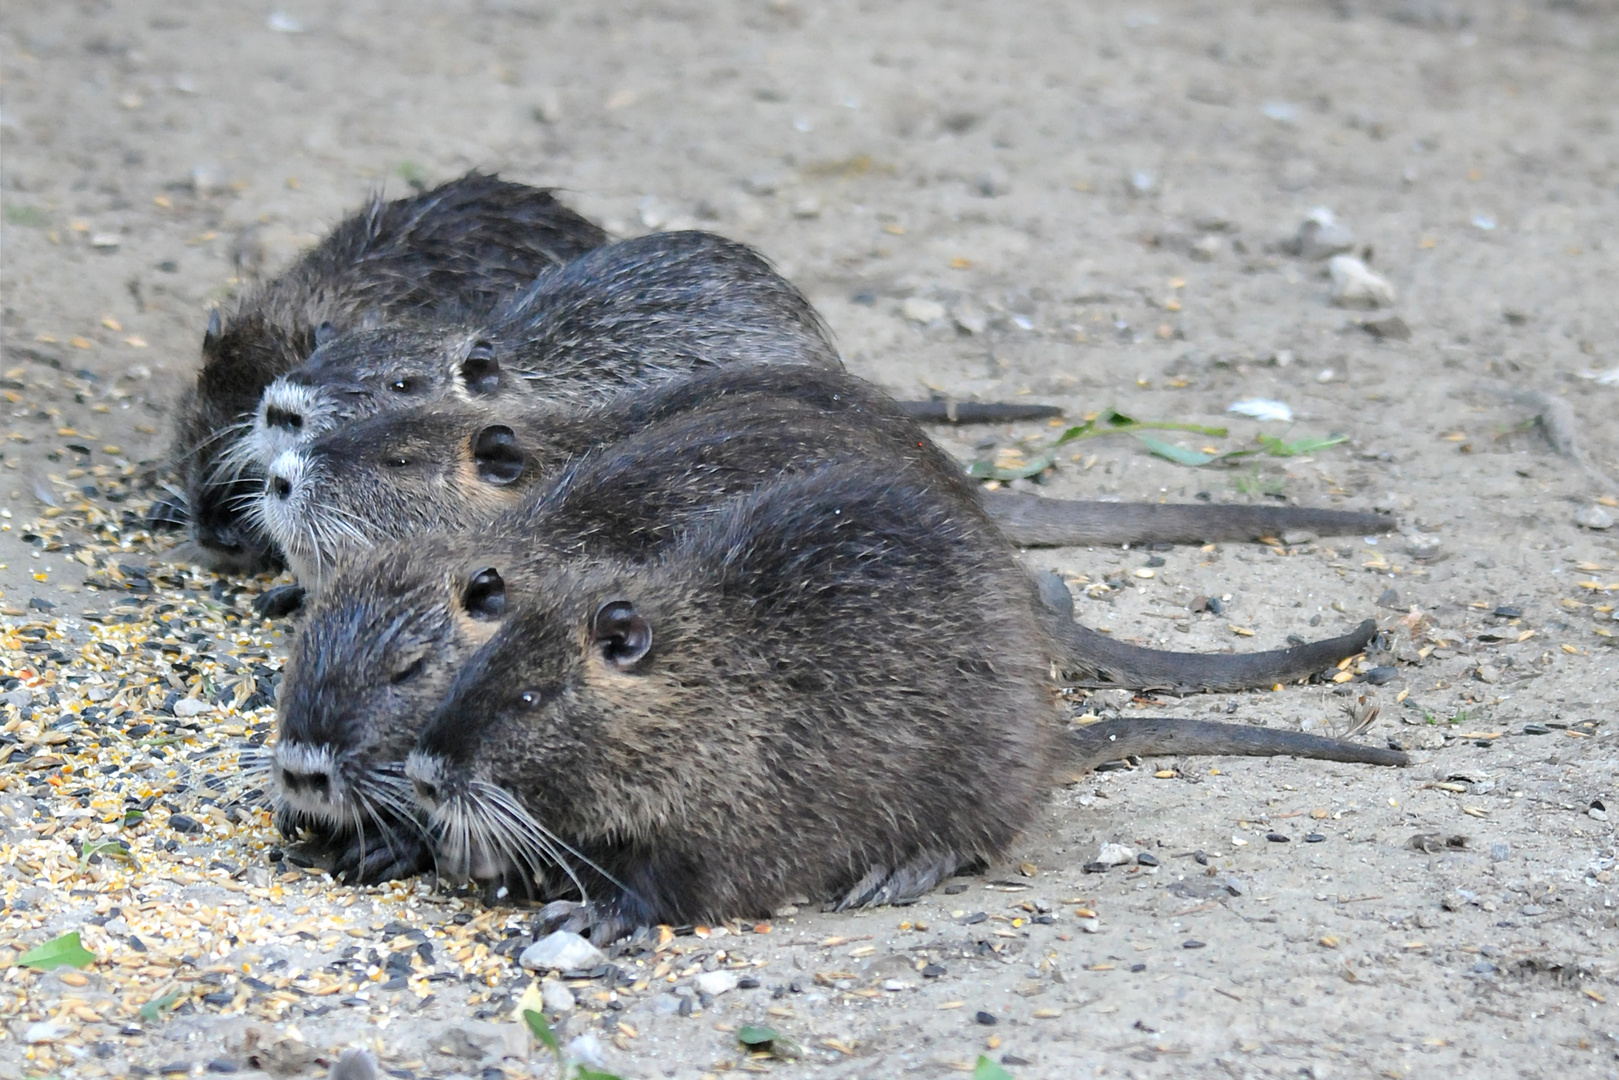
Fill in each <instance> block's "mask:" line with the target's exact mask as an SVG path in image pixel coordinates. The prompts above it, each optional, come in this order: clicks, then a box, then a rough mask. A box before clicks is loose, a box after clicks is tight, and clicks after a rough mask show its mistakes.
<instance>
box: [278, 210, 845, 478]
mask: <svg viewBox="0 0 1619 1080" xmlns="http://www.w3.org/2000/svg"><path fill="white" fill-rule="evenodd" d="M737 360H748V361H752V362H757V363H787V364H809V365H812V366H816V367H823V368H829V369H830V368H839V367H841V366H842V364H841V362H840V361H839V359H838V353H837V349H836V347H835V346H834V345H833V344H832V340H831V334H830V332H829V331H828V330H827V328H826V326H825V324H824V323H823V322H822V321H821V317H820V315H819V314H817V313H816V311H815V309H814V308H813V307H811V306H810V303H809V301H808V300H806V299H804V296H803V294H802V293H800V292H799V291H798V290H797V289H795V288H794V287H793V286H792V285H791V284H790V283H789V282H788V281H787V280H786V279H784V278H783V277H781V275H779V274H777V273H776V272H775V270H774V269H772V268H771V266H770V264H769V263H768V262H766V261H765V259H764V258H763V257H762V256H761V255H759V254H758V253H757V252H755V251H754V250H753V249H751V248H749V247H747V246H746V245H745V244H739V243H736V242H735V241H732V240H727V239H725V238H723V237H720V236H715V235H714V234H712V233H705V232H671V233H653V234H651V235H649V236H642V237H637V238H635V239H633V240H621V241H617V242H615V243H610V244H607V245H605V246H603V247H600V248H597V249H596V250H594V251H591V252H589V253H587V254H585V255H582V256H580V257H579V258H577V259H575V260H573V261H572V262H570V263H568V264H566V265H564V266H560V267H557V268H556V269H554V270H551V271H549V272H547V273H544V274H541V275H540V276H539V277H538V278H536V279H535V280H534V281H533V282H532V283H531V284H530V285H529V286H528V287H527V288H525V289H524V290H523V291H522V292H521V293H520V294H518V295H516V296H515V297H513V298H512V299H511V300H510V301H508V302H507V303H505V304H504V305H502V306H501V307H500V308H499V309H498V310H496V311H494V312H492V313H490V314H489V316H488V317H487V318H485V319H483V320H481V321H479V322H477V323H475V324H470V325H461V326H453V325H444V326H428V325H422V326H419V327H414V328H411V329H407V330H401V329H400V328H397V327H387V328H383V329H379V330H373V331H364V330H362V331H357V332H354V333H350V334H346V335H341V336H339V337H337V338H336V339H335V340H333V341H331V342H329V343H327V344H324V345H322V346H321V347H320V348H318V349H316V350H315V352H314V353H313V354H312V355H311V356H310V357H309V359H308V360H307V361H306V362H305V363H304V364H303V365H301V366H300V367H299V368H297V369H296V370H294V371H290V372H288V373H286V374H285V375H283V376H282V377H281V378H280V379H278V380H276V382H275V383H273V384H272V385H271V386H270V387H269V388H268V389H267V390H266V391H265V393H264V396H263V399H262V400H261V402H260V404H259V409H258V412H257V413H256V415H255V417H254V430H253V435H252V440H253V442H254V446H255V451H254V452H255V454H256V456H257V460H258V461H259V462H260V463H261V464H267V463H268V462H269V461H270V460H271V459H272V458H273V457H275V456H276V455H277V454H279V453H281V452H282V451H283V450H285V449H287V448H289V447H291V446H294V445H297V444H298V443H300V442H307V441H309V440H310V439H313V438H315V437H317V436H319V435H320V434H322V433H323V432H325V431H327V430H329V429H331V428H332V427H334V426H337V425H339V424H343V423H346V422H350V421H353V420H355V419H358V418H362V417H366V416H370V415H372V414H374V413H377V412H380V411H383V410H385V409H397V408H400V407H403V406H406V405H410V404H415V403H421V402H429V401H436V400H439V399H441V398H444V397H448V396H452V395H453V396H459V397H481V398H486V399H493V398H499V397H511V396H525V397H529V398H531V399H539V400H542V401H544V402H546V403H549V404H554V405H563V406H576V407H588V406H590V405H594V404H596V403H597V402H599V401H601V400H603V399H605V398H607V397H609V396H611V395H612V394H613V393H614V392H615V391H617V390H619V389H622V388H625V387H635V386H646V385H649V384H651V383H654V382H658V381H661V380H663V379H665V378H668V377H670V376H671V375H675V374H681V373H684V372H687V371H690V370H692V369H693V368H694V367H703V366H712V365H718V364H726V363H730V362H733V361H737Z"/></svg>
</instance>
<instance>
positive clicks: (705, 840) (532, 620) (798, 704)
mask: <svg viewBox="0 0 1619 1080" xmlns="http://www.w3.org/2000/svg"><path fill="white" fill-rule="evenodd" d="M973 511H974V507H973V506H972V504H971V503H970V502H969V501H966V500H962V499H959V498H956V499H951V498H948V497H944V498H941V497H940V493H939V492H938V491H937V490H936V489H935V488H933V487H931V486H929V485H927V484H925V483H916V482H914V481H913V480H912V478H911V477H910V476H908V475H906V474H905V473H904V472H902V471H896V470H893V469H891V468H884V467H882V466H881V465H880V464H874V463H873V462H870V461H867V460H852V461H846V462H840V463H834V464H830V465H827V466H824V467H822V468H820V469H818V470H815V471H812V472H805V473H799V474H796V475H792V476H788V477H784V478H781V479H780V480H777V481H775V482H772V483H768V484H766V485H764V486H762V487H760V488H759V489H757V490H756V491H755V492H753V493H752V494H749V495H745V496H742V497H740V498H737V499H734V500H732V501H730V502H729V503H727V504H726V505H724V506H723V507H721V508H717V509H716V512H714V513H712V514H709V515H707V516H705V517H702V518H698V519H694V520H693V521H692V523H691V524H690V526H689V528H688V529H687V530H686V531H685V533H684V534H683V535H682V536H681V537H680V538H679V539H678V540H676V541H674V542H673V543H670V544H667V545H664V546H663V547H662V548H661V549H660V550H659V551H658V552H657V553H656V554H655V555H653V556H652V557H651V558H649V559H646V560H642V561H630V560H623V559H616V558H612V557H610V556H608V557H601V556H596V555H585V556H567V555H557V554H554V553H551V552H541V553H536V554H531V555H530V556H529V558H528V559H527V560H526V563H525V564H524V565H523V566H522V567H521V570H520V572H521V574H522V575H523V576H524V578H525V579H526V581H527V584H526V585H525V587H524V588H522V589H520V590H514V591H513V594H512V595H511V596H509V597H505V598H503V600H502V611H501V618H500V623H501V625H500V626H499V628H498V629H497V630H495V632H494V633H493V635H492V636H490V637H489V640H488V641H487V642H486V643H484V644H483V646H482V647H481V648H480V649H479V650H478V651H477V653H476V654H475V655H474V656H473V657H472V658H471V659H470V660H467V661H466V662H464V663H462V664H460V665H459V667H460V670H459V671H458V673H457V674H456V676H455V679H454V680H453V682H452V683H451V684H450V687H449V690H448V693H447V694H446V695H445V696H444V697H443V698H442V700H441V701H440V702H439V704H438V706H437V708H436V709H435V711H434V714H433V716H432V718H431V719H430V720H429V721H428V723H427V725H426V726H425V727H424V728H423V729H422V732H421V734H420V736H419V739H418V742H417V746H416V749H415V750H414V751H412V753H411V755H410V757H409V759H408V762H407V766H406V775H407V776H408V777H409V779H410V781H411V783H412V786H413V788H414V790H415V792H416V796H417V799H418V801H419V802H420V803H421V805H422V806H423V808H424V809H426V810H427V811H428V813H429V826H428V827H429V832H430V834H431V842H432V844H433V847H434V851H435V857H436V862H437V866H438V869H439V872H440V873H441V874H442V875H445V876H447V877H450V878H452V879H454V878H459V879H466V878H471V879H474V880H477V881H480V882H483V883H487V884H488V885H490V886H491V887H492V888H493V889H494V890H495V895H497V896H503V895H507V894H508V893H510V894H515V895H518V896H528V897H533V898H536V899H554V898H557V897H559V896H562V895H565V894H567V893H570V892H576V893H577V894H578V895H579V896H580V899H581V900H583V901H585V902H586V904H587V905H588V906H587V907H586V908H585V909H584V916H585V921H588V923H589V924H590V925H591V926H592V928H593V933H594V934H595V936H596V937H597V938H598V939H599V940H600V939H606V940H611V939H612V938H614V937H616V936H618V935H619V934H620V933H622V932H624V931H626V930H629V929H633V928H634V927H637V926H643V925H648V924H653V923H668V922H672V923H680V922H691V921H694V920H695V921H706V920H715V919H725V918H734V917H747V916H758V915H764V914H767V913H768V912H769V911H771V910H772V909H773V908H775V907H777V906H778V905H780V904H781V903H784V902H786V901H787V900H788V899H789V898H791V897H793V896H795V895H798V894H801V893H802V894H807V895H809V896H810V897H812V898H814V899H815V900H817V901H821V902H825V903H827V904H829V905H830V906H832V907H837V908H845V907H856V906H864V905H867V904H874V903H884V902H891V901H896V900H903V899H907V898H911V897H915V896H917V895H920V894H921V893H924V892H926V891H928V890H929V889H931V888H932V887H933V886H934V885H935V884H936V883H937V882H938V881H939V880H940V879H941V878H943V877H945V876H948V875H950V874H952V873H954V872H956V871H957V870H958V869H959V868H961V867H962V866H965V865H970V864H974V863H979V862H984V861H989V860H993V859H995V858H998V857H999V856H1001V855H1003V854H1004V853H1005V851H1006V850H1007V848H1008V847H1009V845H1010V844H1011V843H1012V841H1013V840H1014V839H1015V838H1016V837H1017V836H1018V835H1019V833H1020V832H1021V831H1022V830H1023V829H1024V828H1025V827H1026V826H1027V825H1028V823H1029V822H1030V821H1031V820H1032V818H1033V816H1034V813H1035V810H1036V808H1037V807H1038V806H1039V804H1040V802H1041V800H1042V799H1044V798H1045V797H1046V795H1047V792H1048V791H1049V790H1050V788H1051V787H1052V785H1053V784H1054V783H1055V782H1057V781H1058V780H1059V779H1060V778H1061V777H1063V776H1064V775H1065V774H1066V773H1067V772H1068V771H1069V770H1071V769H1073V768H1074V767H1076V766H1084V765H1087V764H1091V763H1094V760H1095V759H1096V757H1097V756H1102V757H1112V756H1114V755H1115V751H1114V750H1113V749H1110V748H1107V744H1106V740H1103V741H1102V744H1101V745H1100V746H1099V745H1098V742H1097V740H1096V739H1095V737H1093V738H1092V739H1089V740H1086V739H1083V737H1082V738H1081V741H1080V742H1075V741H1074V740H1073V739H1071V738H1070V737H1069V736H1068V735H1067V734H1066V732H1065V727H1066V720H1067V716H1066V710H1065V709H1064V708H1063V706H1062V704H1061V702H1060V699H1059V697H1058V694H1057V687H1056V685H1055V683H1054V682H1053V680H1052V677H1051V675H1052V671H1053V669H1054V668H1060V667H1065V666H1070V665H1071V664H1072V663H1073V662H1074V661H1075V660H1076V659H1078V660H1079V661H1080V662H1081V663H1084V662H1085V661H1084V659H1083V658H1075V657H1073V656H1071V655H1070V654H1069V651H1068V648H1067V646H1066V645H1065V643H1063V642H1062V641H1060V640H1058V638H1057V637H1055V636H1054V635H1052V633H1051V632H1050V620H1049V619H1048V618H1046V616H1045V609H1044V607H1043V606H1042V605H1040V604H1039V603H1038V602H1037V601H1036V600H1035V598H1034V595H1033V590H1032V588H1031V585H1030V581H1029V578H1028V575H1027V574H1026V572H1025V571H1024V569H1023V568H1022V567H1021V566H1020V565H1019V564H1018V562H1017V560H1016V558H1015V555H1014V553H1013V552H1012V551H1011V549H1010V548H1009V547H1008V546H1007V545H1006V544H1005V542H1004V541H1003V540H1002V538H1001V537H1000V535H999V534H998V533H997V531H996V530H995V528H994V527H993V525H991V524H990V522H989V521H988V519H987V518H985V517H984V516H982V515H981V514H977V513H974V512H973ZM473 561H477V560H473ZM505 571H506V567H502V566H501V565H500V564H498V563H495V564H492V566H491V568H487V569H482V570H480V571H479V575H478V576H475V577H474V578H473V579H472V584H471V585H469V595H472V585H475V584H476V583H477V582H479V581H480V580H481V581H482V582H484V583H485V586H484V587H483V588H482V589H481V590H479V591H478V592H477V593H476V596H475V601H474V602H484V598H485V597H487V595H489V589H488V585H489V584H491V580H490V579H491V576H495V577H498V576H500V575H502V574H504V573H505ZM1130 723H1131V722H1128V721H1127V722H1125V723H1124V725H1123V726H1122V727H1121V726H1116V727H1115V729H1113V732H1112V733H1114V734H1117V733H1118V732H1119V731H1124V732H1126V733H1128V732H1129V731H1130V730H1131V729H1130V727H1129V726H1128V725H1129V724H1130ZM1159 723H1160V724H1165V725H1168V726H1167V728H1159V729H1157V730H1155V731H1154V732H1153V733H1152V735H1151V736H1150V737H1147V738H1145V739H1142V740H1138V741H1137V745H1135V746H1132V747H1130V748H1131V749H1136V750H1138V751H1140V750H1146V751H1150V752H1156V751H1157V750H1161V749H1164V748H1166V747H1167V748H1170V749H1172V750H1180V749H1181V748H1182V747H1180V746H1177V739H1176V738H1175V737H1174V736H1175V733H1176V732H1179V733H1180V734H1181V735H1183V736H1186V737H1188V738H1189V742H1188V743H1186V744H1185V745H1193V744H1196V743H1197V741H1198V740H1200V739H1207V740H1209V741H1207V742H1205V743H1204V744H1203V746H1201V747H1198V748H1199V749H1207V750H1210V751H1211V752H1231V750H1232V749H1233V748H1239V749H1238V752H1258V753H1302V754H1304V755H1305V756H1324V757H1329V758H1332V759H1334V760H1341V761H1361V762H1372V763H1381V764H1400V763H1404V761H1405V756H1404V755H1403V754H1400V753H1397V752H1394V751H1386V750H1377V749H1373V748H1368V747H1363V746H1357V745H1354V744H1350V743H1343V742H1337V741H1334V740H1327V739H1320V740H1317V739H1309V738H1305V739H1303V740H1302V741H1301V740H1299V737H1298V736H1297V735H1294V736H1291V737H1290V738H1288V739H1283V740H1278V741H1277V742H1276V743H1274V744H1266V743H1265V742H1264V740H1263V739H1260V738H1258V737H1257V736H1256V735H1255V733H1254V732H1253V731H1252V730H1251V729H1248V728H1244V727H1236V726H1232V727H1230V728H1228V729H1225V730H1219V729H1217V728H1216V727H1214V726H1211V725H1201V724H1200V725H1194V726H1192V727H1186V726H1185V724H1184V722H1176V721H1159ZM1178 725H1179V726H1178ZM1268 734H1270V735H1272V736H1274V735H1276V734H1278V733H1274V732H1272V733H1268ZM1166 735H1167V738H1166ZM1222 736H1225V737H1227V738H1225V739H1224V741H1222ZM1267 745H1268V746H1269V748H1268V749H1267V748H1266V746H1267Z"/></svg>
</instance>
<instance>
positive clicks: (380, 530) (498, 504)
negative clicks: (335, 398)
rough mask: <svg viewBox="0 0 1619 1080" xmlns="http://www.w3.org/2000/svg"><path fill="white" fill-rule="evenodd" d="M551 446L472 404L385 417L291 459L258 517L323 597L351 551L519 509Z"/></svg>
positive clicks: (278, 467) (274, 467)
mask: <svg viewBox="0 0 1619 1080" xmlns="http://www.w3.org/2000/svg"><path fill="white" fill-rule="evenodd" d="M519 426H523V425H521V424H519ZM537 430H539V429H537ZM543 446H544V441H543V436H541V435H536V436H534V437H532V438H521V437H520V436H519V435H518V433H517V431H516V430H515V429H514V428H513V427H512V426H511V425H508V424H502V423H494V422H491V419H490V415H489V413H488V412H487V411H485V410H483V409H480V408H477V407H475V406H470V405H461V404H456V403H452V402H444V403H441V404H440V405H437V406H430V407H427V408H422V409H414V410H411V411H409V412H403V413H388V414H385V415H382V416H375V417H372V418H371V419H370V420H366V421H363V422H361V423H358V424H355V425H351V426H349V427H345V428H342V429H340V430H337V431H333V432H331V433H329V434H328V435H327V436H326V437H325V438H323V439H320V440H317V441H316V442H314V443H311V444H309V445H308V446H303V447H296V448H293V449H291V450H287V451H284V452H283V453H282V454H281V455H280V456H279V457H278V458H276V460H275V461H274V462H272V463H271V465H270V467H269V469H268V470H267V471H268V476H267V478H266V480H265V482H264V486H263V489H262V491H261V493H260V497H259V504H258V512H259V516H260V518H261V520H262V521H263V523H264V527H265V530H266V531H267V532H268V533H269V535H270V536H271V537H273V538H274V540H275V542H276V543H277V544H279V545H280V547H281V550H282V551H283V552H285V553H286V557H287V562H288V563H289V565H290V566H291V567H292V570H293V572H294V573H295V574H296V575H297V576H298V579H299V581H300V582H302V583H303V584H304V585H305V586H306V587H311V588H319V587H320V584H321V579H322V578H323V577H324V576H325V574H326V573H327V572H328V571H329V570H330V569H331V567H332V565H333V563H334V562H335V561H336V560H337V559H338V557H339V556H340V555H342V553H343V552H345V551H349V550H353V549H356V548H364V547H367V546H369V545H371V544H375V543H377V542H379V541H381V540H384V539H388V538H393V537H403V536H407V535H410V534H412V533H418V532H423V531H425V530H429V529H459V528H465V527H467V526H470V525H472V524H474V523H475V522H478V521H480V520H483V519H486V518H489V517H493V516H494V515H496V514H498V513H500V512H501V511H502V510H505V509H507V508H509V507H511V506H513V505H515V504H516V503H517V502H518V501H520V499H521V498H522V496H523V494H524V493H525V492H526V491H528V490H529V488H531V487H532V486H533V485H534V483H535V482H536V481H537V480H538V479H539V478H540V477H541V476H542V475H543V473H544V471H545V466H544V465H543V464H542V459H541V457H540V456H537V455H540V454H543V453H544V452H545V451H544V449H543Z"/></svg>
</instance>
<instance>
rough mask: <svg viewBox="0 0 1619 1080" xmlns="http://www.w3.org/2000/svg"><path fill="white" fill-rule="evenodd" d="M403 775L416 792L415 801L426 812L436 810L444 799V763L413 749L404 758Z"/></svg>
mask: <svg viewBox="0 0 1619 1080" xmlns="http://www.w3.org/2000/svg"><path fill="white" fill-rule="evenodd" d="M405 775H406V776H408V777H409V778H410V786H411V788H412V789H413V790H414V791H415V792H416V801H417V802H419V803H420V804H421V806H422V809H424V810H426V811H427V812H428V813H430V814H431V813H432V812H433V811H435V810H437V809H438V808H439V806H440V805H442V803H443V801H444V763H443V762H442V761H440V760H439V759H438V758H437V757H435V756H433V755H430V754H425V753H423V752H422V751H420V750H413V751H411V754H410V756H409V757H408V758H406V759H405Z"/></svg>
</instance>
